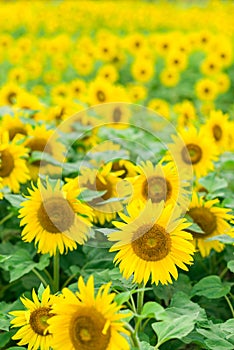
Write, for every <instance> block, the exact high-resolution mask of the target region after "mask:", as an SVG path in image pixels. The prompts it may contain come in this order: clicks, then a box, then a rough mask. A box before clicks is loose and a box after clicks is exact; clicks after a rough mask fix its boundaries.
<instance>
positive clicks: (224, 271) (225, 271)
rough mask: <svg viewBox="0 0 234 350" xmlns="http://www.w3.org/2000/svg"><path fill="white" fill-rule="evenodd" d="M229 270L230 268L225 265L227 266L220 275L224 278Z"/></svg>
mask: <svg viewBox="0 0 234 350" xmlns="http://www.w3.org/2000/svg"><path fill="white" fill-rule="evenodd" d="M227 272H228V268H227V267H225V268H224V269H223V271H222V272H221V273H220V275H219V277H220V278H221V279H222V278H223V277H224V276H225V275H226V273H227Z"/></svg>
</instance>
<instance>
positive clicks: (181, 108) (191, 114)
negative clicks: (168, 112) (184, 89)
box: [174, 100, 196, 127]
mask: <svg viewBox="0 0 234 350" xmlns="http://www.w3.org/2000/svg"><path fill="white" fill-rule="evenodd" d="M174 110H175V112H176V114H177V120H178V126H179V127H188V126H189V125H190V124H192V123H193V122H194V121H195V120H196V109H195V107H194V105H193V103H192V102H191V101H188V100H185V101H183V102H181V103H177V104H176V105H175V106H174Z"/></svg>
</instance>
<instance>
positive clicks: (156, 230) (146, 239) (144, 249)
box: [131, 224, 171, 261]
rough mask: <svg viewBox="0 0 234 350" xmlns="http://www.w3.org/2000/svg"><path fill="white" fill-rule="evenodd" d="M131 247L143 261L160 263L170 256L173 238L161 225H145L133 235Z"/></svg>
mask: <svg viewBox="0 0 234 350" xmlns="http://www.w3.org/2000/svg"><path fill="white" fill-rule="evenodd" d="M131 245H132V249H133V251H134V253H135V254H136V255H137V256H138V257H139V258H141V259H142V260H145V261H159V260H162V259H164V258H165V257H166V256H167V255H168V254H169V252H170V250H171V238H170V235H169V233H167V232H166V231H165V229H164V228H163V227H162V226H160V225H157V224H155V225H153V226H151V225H143V226H141V227H139V228H138V230H137V231H136V233H135V234H134V235H133V238H132V243H131Z"/></svg>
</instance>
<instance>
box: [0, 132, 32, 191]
mask: <svg viewBox="0 0 234 350" xmlns="http://www.w3.org/2000/svg"><path fill="white" fill-rule="evenodd" d="M27 156H28V150H27V149H26V148H25V147H23V146H22V145H20V144H18V143H17V140H16V139H13V140H12V141H11V142H10V141H9V135H8V133H7V132H4V133H3V134H2V135H0V177H2V184H3V186H8V187H9V188H10V189H11V190H12V191H13V192H14V193H17V192H19V190H20V184H23V183H25V182H26V181H27V180H29V178H30V177H29V171H28V168H27V165H26V160H25V158H26V157H27Z"/></svg>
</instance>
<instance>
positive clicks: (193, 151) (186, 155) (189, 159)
mask: <svg viewBox="0 0 234 350" xmlns="http://www.w3.org/2000/svg"><path fill="white" fill-rule="evenodd" d="M181 155H182V159H183V161H184V162H185V163H186V164H191V163H192V164H197V163H198V162H199V161H200V160H201V158H202V150H201V147H199V146H198V145H195V144H193V143H189V144H188V145H186V147H184V148H183V149H182V151H181Z"/></svg>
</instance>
